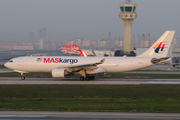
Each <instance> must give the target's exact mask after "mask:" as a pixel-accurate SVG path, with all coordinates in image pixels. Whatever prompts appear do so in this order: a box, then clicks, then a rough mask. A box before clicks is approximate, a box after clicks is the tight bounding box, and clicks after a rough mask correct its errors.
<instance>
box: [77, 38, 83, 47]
mask: <svg viewBox="0 0 180 120" xmlns="http://www.w3.org/2000/svg"><path fill="white" fill-rule="evenodd" d="M75 43H76V45H77V46H81V45H82V38H76V39H75Z"/></svg>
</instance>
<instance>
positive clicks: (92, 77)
mask: <svg viewBox="0 0 180 120" xmlns="http://www.w3.org/2000/svg"><path fill="white" fill-rule="evenodd" d="M94 78H95V77H94V76H87V77H83V76H82V77H80V80H81V81H83V80H87V81H89V80H94Z"/></svg>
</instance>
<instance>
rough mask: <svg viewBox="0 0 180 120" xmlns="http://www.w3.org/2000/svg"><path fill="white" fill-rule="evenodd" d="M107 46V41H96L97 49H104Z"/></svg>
mask: <svg viewBox="0 0 180 120" xmlns="http://www.w3.org/2000/svg"><path fill="white" fill-rule="evenodd" d="M106 46H107V40H105V39H103V40H99V41H98V47H106Z"/></svg>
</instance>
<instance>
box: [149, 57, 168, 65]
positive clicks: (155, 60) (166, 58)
mask: <svg viewBox="0 0 180 120" xmlns="http://www.w3.org/2000/svg"><path fill="white" fill-rule="evenodd" d="M169 58H170V57H163V58H158V59H157V58H152V59H151V63H153V64H156V63H161V62H165V61H167V60H168V59H169ZM169 60H170V59H169Z"/></svg>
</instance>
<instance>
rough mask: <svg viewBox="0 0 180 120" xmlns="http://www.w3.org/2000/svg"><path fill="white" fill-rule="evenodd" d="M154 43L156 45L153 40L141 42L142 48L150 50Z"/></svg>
mask: <svg viewBox="0 0 180 120" xmlns="http://www.w3.org/2000/svg"><path fill="white" fill-rule="evenodd" d="M154 43H155V40H153V39H151V40H142V41H141V47H142V48H149V47H150V46H151V45H152V44H154Z"/></svg>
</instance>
